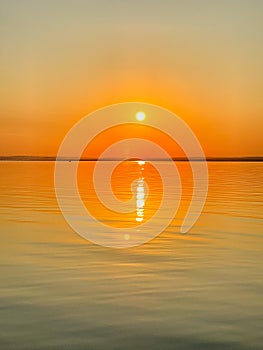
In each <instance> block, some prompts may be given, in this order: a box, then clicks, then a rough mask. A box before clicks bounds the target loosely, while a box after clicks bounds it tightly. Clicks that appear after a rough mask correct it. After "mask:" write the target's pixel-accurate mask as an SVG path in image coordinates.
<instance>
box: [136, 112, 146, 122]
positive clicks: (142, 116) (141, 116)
mask: <svg viewBox="0 0 263 350" xmlns="http://www.w3.org/2000/svg"><path fill="white" fill-rule="evenodd" d="M145 117H146V116H145V113H144V112H137V113H136V119H137V120H138V121H139V122H142V121H143V120H144V119H145Z"/></svg>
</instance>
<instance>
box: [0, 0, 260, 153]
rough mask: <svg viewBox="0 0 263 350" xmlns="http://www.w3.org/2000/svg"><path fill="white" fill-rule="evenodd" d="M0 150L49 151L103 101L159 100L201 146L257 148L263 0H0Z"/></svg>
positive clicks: (217, 150)
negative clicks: (186, 126) (178, 118)
mask: <svg viewBox="0 0 263 350" xmlns="http://www.w3.org/2000/svg"><path fill="white" fill-rule="evenodd" d="M0 7H1V9H0V10H1V11H0V13H2V14H3V18H2V19H1V21H0V23H1V24H0V32H1V48H2V50H1V58H0V67H1V94H0V103H1V117H0V118H1V129H0V133H1V134H0V154H1V155H56V153H57V150H58V147H59V145H60V142H61V141H62V139H63V137H64V135H65V134H66V132H67V131H68V130H69V129H70V128H71V127H72V126H73V125H74V123H75V122H77V121H78V120H79V119H81V118H82V117H83V116H85V115H86V114H88V113H90V112H92V111H93V110H94V109H97V108H101V107H103V106H106V105H108V104H113V103H118V102H126V101H127V102H128V101H140V102H148V103H153V104H157V105H160V106H162V107H165V108H168V109H170V110H171V111H173V112H174V113H176V114H177V115H179V116H180V117H181V118H182V119H183V120H185V121H186V122H187V123H188V125H189V126H190V127H191V128H192V130H193V131H194V132H195V134H196V135H197V137H198V138H199V141H200V143H201V144H202V146H203V149H204V151H205V153H206V155H207V156H242V155H263V141H262V136H261V134H262V127H263V103H262V101H263V99H262V91H263V64H262V62H263V46H262V41H263V15H262V14H263V2H261V1H252V2H245V1H244V2H240V1H234V0H230V1H226V0H225V1H220V2H219V1H218V2H216V1H213V2H211V1H204V0H201V1H194V0H192V1H186V2H182V1H176V0H175V1H164V2H160V1H146V0H142V1H140V2H136V1H135V2H133V1H118V0H115V1H112V2H109V1H106V0H101V1H82V0H76V1H74V2H73V1H68V0H65V1H63V2H62V1H56V0H55V1H51V0H48V1H35V2H32V1H29V0H25V1H18V0H16V1H15V0H14V1H10V2H8V1H6V2H1V5H0Z"/></svg>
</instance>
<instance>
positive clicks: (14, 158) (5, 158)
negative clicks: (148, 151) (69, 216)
mask: <svg viewBox="0 0 263 350" xmlns="http://www.w3.org/2000/svg"><path fill="white" fill-rule="evenodd" d="M171 159H172V161H174V162H189V161H197V162H198V161H201V162H203V161H204V159H202V158H190V159H188V158H180V157H172V158H171ZM171 159H164V158H147V159H144V160H145V161H171ZM120 160H122V159H120V158H106V159H105V158H104V159H99V158H81V159H80V160H79V161H81V162H97V161H120ZM129 160H130V161H136V160H139V159H133V158H131V159H129ZM205 160H206V161H207V162H263V156H262V157H207V158H206V159H205ZM0 161H13V162H17V161H20V162H32V161H41V162H47V161H49V162H50V161H51V162H55V161H62V162H76V161H78V159H76V158H70V157H65V158H56V157H49V156H45V157H41V156H0Z"/></svg>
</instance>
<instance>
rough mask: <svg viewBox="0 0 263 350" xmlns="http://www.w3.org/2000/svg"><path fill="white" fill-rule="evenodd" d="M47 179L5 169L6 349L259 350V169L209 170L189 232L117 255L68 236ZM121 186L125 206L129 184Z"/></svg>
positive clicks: (35, 171)
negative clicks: (203, 200)
mask: <svg viewBox="0 0 263 350" xmlns="http://www.w3.org/2000/svg"><path fill="white" fill-rule="evenodd" d="M184 166H186V165H184ZM85 167H86V168H89V167H92V164H87V163H86V164H85ZM132 167H133V165H130V168H129V169H128V173H129V171H130V173H131V174H132V171H133V170H132V169H133V168H132ZM53 170H54V163H52V162H1V163H0V179H1V183H0V186H1V192H0V205H1V213H0V221H1V254H0V263H1V275H0V281H1V285H0V316H1V317H0V339H1V346H0V348H1V349H4V350H8V349H25V350H29V349H34V350H38V349H45V350H51V349H73V350H75V349H76V350H80V349H92V350H93V349H94V350H96V349H109V350H110V349H116V350H117V349H120V350H123V349H127V350H129V349H152V350H155V349H158V350H159V349H163V350H166V349H185V350H188V349H202V350H203V349H233V350H235V349H262V344H263V334H262V327H263V313H262V294H263V281H262V276H263V256H262V250H263V238H262V233H263V232H262V223H263V220H262V219H263V205H262V202H263V187H262V180H263V163H209V173H210V187H209V193H208V199H207V202H206V205H205V208H204V211H203V214H202V215H201V217H200V218H199V220H198V222H197V224H196V225H195V227H194V228H193V229H192V230H191V231H190V232H189V233H188V234H187V235H180V234H178V233H176V232H177V230H176V228H177V226H178V222H177V221H175V222H174V223H172V224H171V226H170V227H168V229H167V230H166V231H165V232H163V233H162V234H161V235H160V236H158V237H157V238H156V239H154V240H152V241H151V242H149V243H147V244H144V245H142V246H139V247H135V248H130V249H123V250H117V249H110V248H104V247H100V246H97V245H95V244H92V243H90V242H87V241H85V240H84V239H82V238H81V237H79V236H78V235H77V234H76V233H74V232H73V231H72V229H71V228H70V227H69V226H68V224H67V223H66V222H65V220H64V218H63V216H62V215H61V213H60V211H59V209H58V206H57V202H56V198H55V194H54V188H53ZM87 170H89V169H87ZM185 171H186V172H187V170H185ZM118 176H119V180H118V181H117V185H116V188H115V190H116V191H117V192H118V191H119V192H120V193H119V196H120V197H121V196H124V197H125V195H126V193H125V188H126V189H127V191H128V187H127V186H126V187H125V186H123V185H124V184H125V181H127V173H125V176H123V177H122V178H121V175H120V174H119V175H118ZM84 178H85V177H84ZM154 179H155V178H151V179H149V181H150V184H151V185H152V186H153V188H155V191H154V196H157V197H158V188H160V187H159V185H158V186H157V184H158V181H157V180H156V184H155V180H154ZM188 180H189V177H188V176H186V181H185V184H184V185H185V186H186V187H187V186H188V188H189V189H190V187H191V186H190V184H189V183H188ZM80 182H81V180H80ZM86 182H87V183H88V182H89V181H88V177H87V178H86ZM83 184H84V185H85V179H84V180H83ZM154 186H155V187H154ZM82 191H83V196H84V197H85V186H84V187H83V188H82ZM187 198H188V192H187V191H186V193H185V194H184V200H185V201H186V200H187ZM152 203H155V199H154V198H152ZM72 205H74V203H73V204H72ZM152 205H153V207H154V204H152ZM146 208H147V203H146ZM150 209H151V208H150ZM98 210H99V209H98V208H96V205H95V204H94V212H96V211H97V213H98ZM149 215H150V212H149ZM106 216H107V214H105V213H104V214H103V215H102V219H103V220H104V219H105V220H106ZM179 216H180V215H179ZM108 219H109V218H108ZM127 220H131V218H128V219H127ZM178 220H180V217H179V218H178ZM122 224H123V225H124V226H125V219H123V218H122ZM91 229H92V227H91Z"/></svg>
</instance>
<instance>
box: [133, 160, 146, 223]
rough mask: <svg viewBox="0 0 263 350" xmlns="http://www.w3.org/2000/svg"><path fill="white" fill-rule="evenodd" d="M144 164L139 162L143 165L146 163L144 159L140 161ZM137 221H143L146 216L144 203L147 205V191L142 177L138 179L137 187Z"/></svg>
mask: <svg viewBox="0 0 263 350" xmlns="http://www.w3.org/2000/svg"><path fill="white" fill-rule="evenodd" d="M140 162H142V164H140V163H139V162H138V164H140V165H141V166H142V165H144V164H145V162H144V161H140ZM136 192H137V193H136V199H137V200H136V219H135V220H136V221H137V222H142V221H143V217H144V205H145V193H144V178H143V177H141V178H139V179H138V180H137V188H136Z"/></svg>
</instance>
